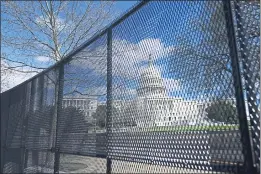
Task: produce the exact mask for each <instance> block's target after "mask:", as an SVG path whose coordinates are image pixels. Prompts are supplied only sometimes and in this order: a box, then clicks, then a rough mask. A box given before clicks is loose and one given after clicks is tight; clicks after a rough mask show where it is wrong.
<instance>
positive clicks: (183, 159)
mask: <svg viewBox="0 0 261 174" xmlns="http://www.w3.org/2000/svg"><path fill="white" fill-rule="evenodd" d="M259 8H260V3H259V2H258V1H250V0H249V1H237V0H234V1H227V0H223V1H151V2H150V1H142V2H140V3H138V4H137V5H136V6H135V7H134V8H133V9H131V10H130V11H129V12H128V13H126V14H125V15H124V16H123V17H121V18H120V19H118V20H116V21H115V22H114V23H113V24H111V25H110V26H108V27H107V28H105V29H104V30H103V31H102V32H100V33H99V34H98V35H96V36H94V37H93V38H91V39H90V40H88V41H87V42H86V43H84V44H83V45H82V46H81V47H79V48H78V49H76V50H75V51H73V52H72V53H70V54H69V55H68V56H67V57H66V58H64V59H63V60H62V61H60V62H58V63H57V64H55V65H54V66H53V67H51V68H49V69H47V70H45V71H43V72H42V73H40V74H38V75H36V76H35V77H33V78H32V79H30V80H28V81H26V82H24V83H22V84H20V85H18V86H16V87H15V88H13V89H10V90H8V91H6V92H4V93H1V172H3V173H10V172H11V173H39V172H42V173H70V172H74V173H75V172H76V173H88V172H89V173H145V172H148V173H213V172H217V173H223V172H224V173H251V174H252V173H253V174H255V173H259V172H260V122H259V120H260V117H259V113H260V109H259V108H260V90H259V88H260V86H259V85H260V74H259V71H260V55H259V53H260V28H259V26H260V25H259V21H260V11H259Z"/></svg>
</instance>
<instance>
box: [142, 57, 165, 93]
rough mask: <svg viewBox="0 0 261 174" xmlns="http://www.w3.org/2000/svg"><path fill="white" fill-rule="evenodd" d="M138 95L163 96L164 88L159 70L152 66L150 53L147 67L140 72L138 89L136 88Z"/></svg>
mask: <svg viewBox="0 0 261 174" xmlns="http://www.w3.org/2000/svg"><path fill="white" fill-rule="evenodd" d="M137 92H138V95H139V96H164V95H165V88H164V84H163V79H162V78H161V73H160V71H159V70H158V69H157V68H156V67H155V66H153V64H152V59H151V55H150V56H149V60H148V67H147V68H146V69H144V70H143V71H142V72H141V74H140V79H139V89H137Z"/></svg>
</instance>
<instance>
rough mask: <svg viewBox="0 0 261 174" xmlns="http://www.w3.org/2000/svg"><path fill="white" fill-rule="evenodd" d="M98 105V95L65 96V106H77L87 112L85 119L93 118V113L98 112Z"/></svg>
mask: <svg viewBox="0 0 261 174" xmlns="http://www.w3.org/2000/svg"><path fill="white" fill-rule="evenodd" d="M97 105H98V100H97V97H89V96H83V95H79V96H65V97H64V98H63V107H69V106H72V107H75V108H78V109H80V110H82V111H83V112H84V114H85V121H89V120H92V114H93V113H94V112H96V109H97Z"/></svg>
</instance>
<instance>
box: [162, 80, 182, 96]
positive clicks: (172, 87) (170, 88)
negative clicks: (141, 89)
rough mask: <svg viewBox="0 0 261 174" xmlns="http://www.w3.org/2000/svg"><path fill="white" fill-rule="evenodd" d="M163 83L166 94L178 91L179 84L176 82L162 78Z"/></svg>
mask: <svg viewBox="0 0 261 174" xmlns="http://www.w3.org/2000/svg"><path fill="white" fill-rule="evenodd" d="M163 83H164V86H165V88H166V90H167V92H168V94H170V93H171V92H174V91H177V90H179V89H180V84H179V81H178V80H175V79H171V78H163Z"/></svg>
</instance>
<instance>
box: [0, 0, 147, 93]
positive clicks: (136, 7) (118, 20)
mask: <svg viewBox="0 0 261 174" xmlns="http://www.w3.org/2000/svg"><path fill="white" fill-rule="evenodd" d="M148 2H149V1H148V0H141V1H140V2H137V3H136V4H134V5H133V6H132V7H131V8H130V9H129V10H127V11H126V12H125V13H124V14H122V15H121V16H119V17H117V18H116V19H114V20H113V21H112V22H111V23H110V24H108V25H107V26H105V27H104V28H103V29H101V30H98V31H97V32H96V33H95V34H94V35H93V36H92V37H90V38H89V39H87V41H86V42H84V43H82V44H81V45H80V46H79V47H77V48H76V49H74V50H72V51H71V52H69V53H68V54H67V55H66V56H65V57H64V58H63V59H62V60H60V61H58V62H56V63H55V64H53V65H51V66H50V67H48V68H46V69H45V70H43V71H41V72H39V73H38V74H36V75H35V76H33V77H31V78H29V79H27V80H26V81H24V82H22V83H20V84H18V85H16V86H14V87H12V88H11V89H8V90H6V91H4V92H1V94H2V93H5V92H10V91H12V90H14V89H15V88H17V87H19V86H22V85H24V84H26V83H28V82H30V81H33V80H34V79H36V78H37V77H39V76H41V75H43V74H45V73H47V72H48V71H51V70H53V69H55V68H57V67H59V66H61V65H62V64H65V63H67V62H68V61H70V60H71V59H72V57H73V56H74V55H76V54H77V53H79V52H80V51H81V50H83V49H84V48H86V47H87V46H88V45H90V44H91V43H92V42H94V41H95V40H96V39H97V38H99V37H100V36H102V35H103V34H105V33H106V32H107V31H108V30H109V29H111V28H113V27H115V26H116V25H118V24H119V23H121V22H122V21H123V20H125V19H126V18H128V17H129V16H130V15H132V14H133V13H135V12H136V11H137V10H139V9H140V8H141V7H142V6H144V5H145V4H147V3H148Z"/></svg>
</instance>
